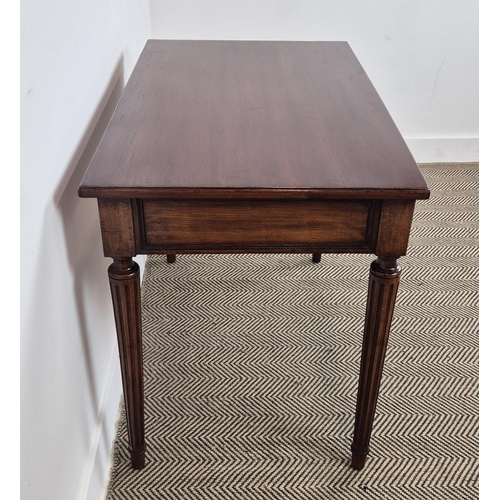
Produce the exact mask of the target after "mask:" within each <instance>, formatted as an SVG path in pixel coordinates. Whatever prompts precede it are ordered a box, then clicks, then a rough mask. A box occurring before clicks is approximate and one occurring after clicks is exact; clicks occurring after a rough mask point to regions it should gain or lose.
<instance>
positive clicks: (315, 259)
mask: <svg viewBox="0 0 500 500" xmlns="http://www.w3.org/2000/svg"><path fill="white" fill-rule="evenodd" d="M312 260H313V262H314V263H315V264H317V263H318V262H321V254H320V253H313V259H312Z"/></svg>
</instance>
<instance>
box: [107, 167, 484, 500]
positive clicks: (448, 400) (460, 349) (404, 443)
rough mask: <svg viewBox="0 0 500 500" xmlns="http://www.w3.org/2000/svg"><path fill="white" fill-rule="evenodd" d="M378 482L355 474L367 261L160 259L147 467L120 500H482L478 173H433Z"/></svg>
mask: <svg viewBox="0 0 500 500" xmlns="http://www.w3.org/2000/svg"><path fill="white" fill-rule="evenodd" d="M421 168H422V172H423V174H424V176H425V177H426V179H427V181H428V183H429V187H430V188H431V192H432V194H431V199H430V200H427V201H420V202H417V209H416V213H415V219H414V224H413V229H412V234H411V242H410V248H409V251H408V256H407V257H403V258H401V260H400V263H401V265H402V268H403V274H402V279H401V284H400V290H399V294H398V303H397V306H396V311H395V316H394V320H393V326H392V330H391V338H390V340H389V349H388V353H387V359H386V364H385V368H384V376H383V382H382V387H381V394H380V398H379V403H378V408H377V415H376V421H375V424H374V430H373V437H372V442H371V453H370V455H369V457H368V461H367V464H366V467H365V469H364V470H363V471H361V472H356V471H354V470H352V469H351V468H350V467H349V459H350V444H351V437H352V431H353V424H354V418H353V417H354V410H355V404H356V387H357V376H358V369H359V359H360V347H361V339H362V329H363V316H364V309H365V301H366V291H367V283H368V271H369V264H370V262H371V261H372V260H373V256H370V255H324V256H323V259H322V261H321V263H320V264H313V263H312V262H311V256H310V255H205V256H203V255H198V256H182V255H181V256H179V257H178V259H177V263H175V264H167V261H166V257H164V256H156V257H151V258H149V259H148V263H147V267H146V274H145V278H144V285H143V322H144V352H145V391H146V435H147V446H148V449H147V458H146V468H145V469H144V470H142V471H134V470H132V469H131V468H130V463H129V457H128V453H127V439H126V427H125V422H124V418H123V416H122V420H121V423H120V427H119V432H118V437H117V441H116V444H115V451H114V465H113V470H112V473H111V483H110V487H109V493H108V498H109V499H158V498H165V499H225V498H227V499H268V498H280V499H281V498H297V499H299V498H300V499H336V498H339V499H344V498H345V499H365V498H366V499H368V498H371V499H375V498H376V499H379V498H380V499H411V500H415V499H460V500H463V499H473V498H477V497H478V380H477V377H478V165H477V164H441V165H422V166H421Z"/></svg>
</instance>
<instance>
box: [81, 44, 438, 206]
mask: <svg viewBox="0 0 500 500" xmlns="http://www.w3.org/2000/svg"><path fill="white" fill-rule="evenodd" d="M242 191H243V193H242ZM283 191H284V192H283ZM245 193H246V196H253V197H255V196H264V197H267V198H272V197H275V196H284V197H285V198H290V197H301V196H307V197H310V196H326V197H328V198H330V199H331V198H337V197H341V198H354V199H359V198H362V197H363V198H370V199H382V198H390V199H395V198H399V197H401V198H406V199H413V200H414V199H417V198H426V197H428V189H427V185H426V183H425V180H424V179H423V177H422V175H421V174H420V171H419V170H418V168H417V165H416V164H415V160H414V159H413V157H412V156H411V154H410V152H409V150H408V148H407V146H406V144H405V142H404V140H403V139H402V137H401V134H400V133H399V131H398V129H397V127H396V125H395V124H394V122H393V120H392V118H391V117H390V115H389V113H388V112H387V109H386V108H385V106H384V104H383V102H382V101H381V99H380V97H379V96H378V94H377V91H376V90H375V89H374V87H373V85H372V83H371V82H370V80H369V78H368V76H367V75H366V73H365V71H364V70H363V67H362V66H361V64H360V62H359V61H358V59H357V58H356V56H355V55H354V53H353V52H352V50H351V48H350V46H349V44H348V43H346V42H275V41H273V42H269V41H196V40H195V41H186V40H149V41H148V42H147V44H146V46H145V48H144V50H143V52H142V54H141V56H140V58H139V60H138V61H137V64H136V66H135V69H134V70H133V72H132V75H131V76H130V79H129V81H128V82H127V85H126V87H125V90H124V93H123V97H122V99H121V101H120V103H119V104H118V107H117V109H116V111H115V113H114V115H113V117H112V119H111V123H110V124H109V127H108V129H107V130H106V133H105V135H104V137H103V139H102V141H101V143H100V144H99V147H98V148H97V151H96V153H95V155H94V157H93V159H92V162H91V164H90V167H89V169H88V171H87V173H86V175H85V177H84V179H83V182H82V185H81V187H80V195H81V196H87V197H99V198H113V197H120V198H163V197H176V198H180V197H188V198H195V199H200V198H201V197H202V196H205V197H206V196H208V197H211V198H217V199H221V198H235V199H238V200H239V199H241V198H242V197H243V196H245Z"/></svg>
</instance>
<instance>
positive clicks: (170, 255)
mask: <svg viewBox="0 0 500 500" xmlns="http://www.w3.org/2000/svg"><path fill="white" fill-rule="evenodd" d="M175 257H176V255H175V253H167V262H170V264H173V263H174V262H175Z"/></svg>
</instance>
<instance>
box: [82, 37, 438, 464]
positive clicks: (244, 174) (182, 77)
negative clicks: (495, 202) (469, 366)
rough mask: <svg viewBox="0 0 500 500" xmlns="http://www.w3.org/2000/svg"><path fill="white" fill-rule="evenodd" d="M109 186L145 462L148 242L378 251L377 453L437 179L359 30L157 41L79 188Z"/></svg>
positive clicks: (179, 246)
mask: <svg viewBox="0 0 500 500" xmlns="http://www.w3.org/2000/svg"><path fill="white" fill-rule="evenodd" d="M79 195H80V196H82V197H96V198H98V203H99V216H100V221H101V233H102V240H103V249H104V255H105V256H108V257H112V258H113V264H112V265H111V266H110V268H109V279H110V284H111V292H112V298H113V306H114V311H115V319H116V328H117V334H118V344H119V350H120V364H121V370H122V379H123V388H124V394H125V406H126V412H127V426H128V432H129V443H130V453H131V457H132V466H133V467H134V468H141V467H143V466H144V460H145V438H144V396H143V374H142V347H141V316H140V314H141V312H140V289H139V268H138V266H137V264H136V263H135V262H133V260H132V257H133V256H134V255H136V254H138V253H143V254H150V253H165V254H167V260H168V262H174V261H175V256H176V254H177V253H207V252H210V253H229V252H261V253H267V252H303V253H312V258H313V262H319V261H320V259H321V254H322V253H325V252H364V253H367V252H371V253H374V254H376V255H377V256H378V257H379V258H378V259H377V260H376V261H375V262H374V263H373V264H372V266H371V271H370V281H369V292H368V302H367V309H366V318H365V333H364V340H363V349H362V361H361V370H360V379H359V388H358V400H357V408H356V419H355V430H354V441H353V444H352V465H353V467H354V468H355V469H361V468H362V467H363V466H364V463H365V459H366V455H367V453H368V446H369V441H370V435H371V429H372V425H373V419H374V414H375V408H376V402H377V396H378V391H379V385H380V379H381V376H382V367H383V362H384V356H385V350H386V346H387V340H388V335H389V329H390V323H391V318H392V313H393V309H394V304H395V300H396V290H397V285H398V281H399V275H400V269H399V266H398V265H397V261H396V259H397V258H399V257H400V256H401V255H404V254H405V253H406V249H407V245H408V237H409V234H410V228H411V221H412V216H413V209H414V205H415V200H417V199H422V198H428V197H429V189H428V188H427V185H426V183H425V181H424V179H423V177H422V175H421V174H420V171H419V169H418V167H417V165H416V163H415V161H414V160H413V158H412V156H411V154H410V152H409V151H408V148H407V147H406V144H405V143H404V141H403V139H402V137H401V134H400V133H399V131H398V129H397V128H396V126H395V124H394V122H393V121H392V119H391V117H390V115H389V113H388V112H387V110H386V109H385V107H384V105H383V103H382V101H381V100H380V97H379V96H378V94H377V92H376V90H375V89H374V88H373V86H372V84H371V82H370V80H369V79H368V77H367V75H366V73H365V72H364V70H363V68H362V67H361V64H360V63H359V61H358V60H357V59H356V57H355V56H354V54H353V52H352V51H351V49H350V47H349V45H348V44H347V43H345V42H245V41H174V40H150V41H148V43H147V44H146V47H145V48H144V51H143V53H142V54H141V56H140V58H139V60H138V62H137V64H136V67H135V69H134V71H133V73H132V75H131V77H130V79H129V82H128V83H127V85H126V87H125V90H124V94H123V97H122V99H121V101H120V103H119V105H118V107H117V109H116V111H115V113H114V115H113V117H112V119H111V122H110V124H109V126H108V128H107V130H106V132H105V134H104V136H103V138H102V140H101V143H100V145H99V147H98V148H97V151H96V153H95V155H94V158H93V159H92V162H91V164H90V166H89V168H88V170H87V173H86V174H85V177H84V179H83V181H82V184H81V186H80V189H79Z"/></svg>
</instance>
